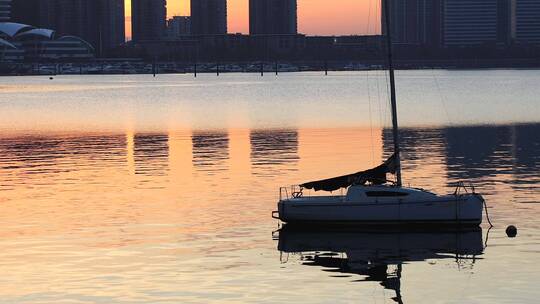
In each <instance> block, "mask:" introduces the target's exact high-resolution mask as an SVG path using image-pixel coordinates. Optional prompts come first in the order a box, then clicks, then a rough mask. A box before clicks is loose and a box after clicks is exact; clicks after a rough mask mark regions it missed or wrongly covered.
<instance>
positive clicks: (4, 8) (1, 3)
mask: <svg viewBox="0 0 540 304" xmlns="http://www.w3.org/2000/svg"><path fill="white" fill-rule="evenodd" d="M10 18H11V0H0V22H7V21H9V20H10Z"/></svg>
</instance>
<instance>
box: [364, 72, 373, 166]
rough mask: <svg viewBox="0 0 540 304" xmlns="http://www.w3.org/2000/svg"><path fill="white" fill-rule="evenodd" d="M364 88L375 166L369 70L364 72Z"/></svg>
mask: <svg viewBox="0 0 540 304" xmlns="http://www.w3.org/2000/svg"><path fill="white" fill-rule="evenodd" d="M366 86H367V94H368V105H369V108H368V110H369V130H370V141H371V145H370V146H371V164H372V165H374V164H375V146H374V142H373V118H372V115H371V114H372V111H371V89H370V84H369V70H366Z"/></svg>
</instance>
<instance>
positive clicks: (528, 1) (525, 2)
mask: <svg viewBox="0 0 540 304" xmlns="http://www.w3.org/2000/svg"><path fill="white" fill-rule="evenodd" d="M513 11H514V14H515V15H514V19H513V22H512V25H513V26H512V32H513V37H514V38H515V40H516V42H518V43H522V44H534V45H540V1H538V0H514V3H513Z"/></svg>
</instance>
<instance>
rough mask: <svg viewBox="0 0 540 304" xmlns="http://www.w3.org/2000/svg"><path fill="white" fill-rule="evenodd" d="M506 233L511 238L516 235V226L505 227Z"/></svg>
mask: <svg viewBox="0 0 540 304" xmlns="http://www.w3.org/2000/svg"><path fill="white" fill-rule="evenodd" d="M506 235H507V236H508V237H511V238H513V237H516V235H517V228H516V226H513V225H510V226H508V227H506Z"/></svg>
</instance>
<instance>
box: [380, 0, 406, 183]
mask: <svg viewBox="0 0 540 304" xmlns="http://www.w3.org/2000/svg"><path fill="white" fill-rule="evenodd" d="M382 1H383V3H384V19H385V24H386V44H387V50H388V73H389V74H390V102H391V104H392V134H393V137H394V153H395V156H396V178H397V185H398V186H399V187H401V185H402V183H401V157H400V149H399V132H398V119H397V104H396V78H395V75H394V64H393V57H392V35H391V32H392V28H391V27H390V2H391V1H392V0H382Z"/></svg>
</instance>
